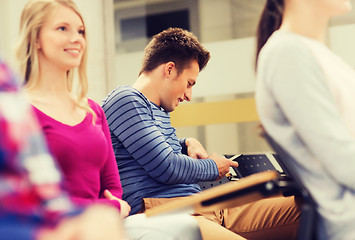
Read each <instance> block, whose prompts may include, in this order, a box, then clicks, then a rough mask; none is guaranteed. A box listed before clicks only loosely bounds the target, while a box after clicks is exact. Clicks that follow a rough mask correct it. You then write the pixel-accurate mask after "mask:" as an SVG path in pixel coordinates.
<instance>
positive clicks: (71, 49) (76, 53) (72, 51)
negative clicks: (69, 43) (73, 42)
mask: <svg viewBox="0 0 355 240" xmlns="http://www.w3.org/2000/svg"><path fill="white" fill-rule="evenodd" d="M64 51H65V52H68V53H70V54H71V55H74V56H77V55H79V53H80V49H78V48H66V49H64Z"/></svg>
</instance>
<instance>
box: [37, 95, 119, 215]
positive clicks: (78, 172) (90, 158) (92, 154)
mask: <svg viewBox="0 0 355 240" xmlns="http://www.w3.org/2000/svg"><path fill="white" fill-rule="evenodd" d="M88 102H89V105H90V107H91V108H92V109H93V110H94V112H95V113H96V121H95V125H94V124H93V123H92V118H93V116H92V114H90V113H87V114H86V117H85V119H84V120H83V121H82V122H81V123H79V124H77V125H75V126H69V125H66V124H63V123H61V122H59V121H57V120H55V119H53V118H51V117H50V116H48V115H46V114H45V113H43V112H41V111H40V110H39V109H37V108H35V107H33V108H34V110H35V113H36V115H37V117H38V120H39V122H40V125H41V126H42V129H43V131H44V134H45V137H46V139H47V143H48V147H49V150H50V152H51V153H52V155H53V156H54V157H55V159H56V160H57V163H58V165H59V167H60V168H61V170H62V172H63V176H64V179H63V180H64V181H63V184H64V188H65V189H67V191H68V192H69V194H70V195H71V198H72V199H73V201H74V202H76V203H78V204H80V205H86V204H89V203H93V202H99V203H108V204H112V205H114V206H116V207H117V208H119V209H120V204H119V203H118V202H117V201H113V200H108V199H106V198H105V196H104V195H103V192H104V190H106V189H108V190H109V191H110V192H111V193H112V194H113V195H114V196H116V197H118V198H120V199H121V198H122V186H121V181H120V177H119V173H118V168H117V164H116V160H115V156H114V153H113V148H112V143H111V136H110V132H109V129H108V125H107V121H106V117H105V114H104V112H103V110H102V108H101V107H100V106H99V105H98V104H97V103H95V102H94V101H93V100H90V99H89V100H88Z"/></svg>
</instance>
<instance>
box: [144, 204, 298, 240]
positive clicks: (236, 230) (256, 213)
mask: <svg viewBox="0 0 355 240" xmlns="http://www.w3.org/2000/svg"><path fill="white" fill-rule="evenodd" d="M176 199H179V198H145V199H143V201H144V203H143V207H142V208H143V209H142V210H143V211H144V208H145V209H149V208H153V207H155V206H158V205H161V204H163V203H166V202H168V201H172V200H176ZM299 209H300V204H299V202H298V201H295V198H294V197H274V198H266V199H262V200H259V201H256V202H252V203H249V204H245V205H241V206H238V207H234V208H229V209H224V210H217V211H203V210H202V211H201V210H199V211H196V212H195V213H194V214H193V215H194V216H195V217H196V220H197V221H198V223H199V227H200V230H201V234H202V237H203V239H204V240H209V239H228V240H230V239H238V240H239V239H262V240H268V239H273V240H277V239H280V240H281V239H285V240H292V239H295V237H296V234H297V230H298V225H299V216H300V210H299Z"/></svg>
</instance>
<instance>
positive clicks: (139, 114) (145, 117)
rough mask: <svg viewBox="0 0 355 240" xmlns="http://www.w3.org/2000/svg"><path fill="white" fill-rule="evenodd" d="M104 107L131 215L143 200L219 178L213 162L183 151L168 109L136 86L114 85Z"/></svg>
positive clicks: (180, 193) (182, 193) (194, 190)
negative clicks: (150, 98)
mask: <svg viewBox="0 0 355 240" xmlns="http://www.w3.org/2000/svg"><path fill="white" fill-rule="evenodd" d="M102 107H103V109H104V111H105V114H106V118H107V121H108V124H109V127H110V131H111V139H112V144H113V148H114V151H115V156H116V160H117V166H118V169H119V172H120V177H121V183H122V187H123V199H124V200H126V201H127V202H128V203H129V204H130V205H131V207H132V211H131V214H134V213H137V212H138V211H139V209H140V207H141V201H142V199H143V198H167V197H182V196H188V195H191V194H194V193H197V192H199V191H201V189H200V187H199V186H198V185H197V184H196V182H200V181H213V180H215V179H216V178H217V177H218V169H217V166H216V164H215V163H214V161H213V160H211V159H194V158H191V157H188V156H186V155H184V154H182V153H181V150H182V146H181V144H180V141H179V139H178V138H177V136H176V134H175V128H173V127H172V126H171V123H170V115H169V113H167V112H165V111H164V110H163V109H161V108H160V107H158V106H156V105H155V104H153V103H152V102H150V101H149V100H148V99H147V98H146V97H145V96H144V95H143V94H142V93H140V92H139V91H137V90H136V89H134V88H132V87H128V86H123V87H118V88H117V89H115V90H114V91H113V92H112V93H110V94H109V95H108V96H107V98H106V99H105V100H104V101H103V106H102Z"/></svg>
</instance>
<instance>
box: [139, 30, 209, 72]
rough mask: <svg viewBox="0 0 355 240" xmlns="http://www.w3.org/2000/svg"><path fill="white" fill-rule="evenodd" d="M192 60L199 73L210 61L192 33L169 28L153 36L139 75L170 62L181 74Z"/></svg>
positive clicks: (207, 54) (207, 53) (145, 52)
mask: <svg viewBox="0 0 355 240" xmlns="http://www.w3.org/2000/svg"><path fill="white" fill-rule="evenodd" d="M192 60H196V61H197V63H198V65H199V68H200V71H201V70H202V69H203V68H204V67H205V66H206V64H207V63H208V61H209V60H210V53H209V52H208V51H207V50H206V49H205V48H204V47H203V46H202V45H201V43H200V42H199V41H198V40H197V37H196V36H195V35H194V34H193V33H191V32H189V31H186V30H183V29H181V28H169V29H167V30H164V31H162V32H160V33H158V34H156V35H154V36H153V39H152V40H151V41H150V42H149V44H148V45H147V46H146V48H145V50H144V57H143V64H142V68H141V70H140V72H139V75H141V74H142V73H143V72H150V71H152V70H154V69H155V68H156V67H158V66H159V65H161V64H163V63H167V62H170V61H171V62H174V63H175V65H176V68H177V70H178V73H181V72H182V71H183V70H184V68H185V67H186V65H188V64H190V63H191V61H192Z"/></svg>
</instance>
